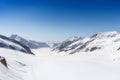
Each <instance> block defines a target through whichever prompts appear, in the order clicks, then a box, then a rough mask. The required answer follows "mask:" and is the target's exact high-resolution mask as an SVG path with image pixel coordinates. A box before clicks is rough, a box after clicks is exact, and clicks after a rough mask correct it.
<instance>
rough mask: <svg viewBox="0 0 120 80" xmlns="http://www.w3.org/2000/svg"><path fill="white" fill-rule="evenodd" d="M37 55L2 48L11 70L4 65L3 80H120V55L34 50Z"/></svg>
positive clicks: (0, 67) (0, 70) (0, 76)
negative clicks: (71, 53) (69, 53)
mask: <svg viewBox="0 0 120 80" xmlns="http://www.w3.org/2000/svg"><path fill="white" fill-rule="evenodd" d="M32 51H33V52H34V53H35V55H36V56H33V55H29V54H24V53H22V52H18V51H13V50H8V49H3V48H0V56H3V57H5V58H6V60H7V63H8V68H9V69H7V68H6V67H5V66H3V65H2V64H1V63H0V80H120V76H119V75H120V54H119V53H120V52H119V51H111V50H106V51H105V50H104V51H96V52H78V53H76V54H73V55H68V53H65V52H62V53H57V52H55V51H54V52H53V51H51V49H50V48H41V49H34V50H32Z"/></svg>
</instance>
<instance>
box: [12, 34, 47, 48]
mask: <svg viewBox="0 0 120 80" xmlns="http://www.w3.org/2000/svg"><path fill="white" fill-rule="evenodd" d="M10 38H11V39H13V40H16V41H18V42H20V43H21V44H24V45H26V46H27V47H29V48H31V49H37V48H42V47H49V45H48V44H46V43H45V42H36V41H33V40H27V39H24V38H22V37H20V36H18V35H11V37H10Z"/></svg>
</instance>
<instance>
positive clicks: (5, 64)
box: [0, 56, 8, 68]
mask: <svg viewBox="0 0 120 80" xmlns="http://www.w3.org/2000/svg"><path fill="white" fill-rule="evenodd" d="M0 62H1V63H2V64H3V65H4V66H5V67H7V68H8V66H7V61H6V59H5V58H4V57H2V56H0Z"/></svg>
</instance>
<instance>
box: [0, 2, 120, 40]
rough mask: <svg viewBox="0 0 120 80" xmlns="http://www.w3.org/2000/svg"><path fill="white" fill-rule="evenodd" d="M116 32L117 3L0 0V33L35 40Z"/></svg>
mask: <svg viewBox="0 0 120 80" xmlns="http://www.w3.org/2000/svg"><path fill="white" fill-rule="evenodd" d="M104 31H120V1H119V0H0V34H3V35H6V36H10V35H11V34H18V35H20V36H23V37H25V38H28V39H32V40H37V41H61V40H64V39H66V38H68V37H71V36H89V35H92V34H94V33H97V32H104Z"/></svg>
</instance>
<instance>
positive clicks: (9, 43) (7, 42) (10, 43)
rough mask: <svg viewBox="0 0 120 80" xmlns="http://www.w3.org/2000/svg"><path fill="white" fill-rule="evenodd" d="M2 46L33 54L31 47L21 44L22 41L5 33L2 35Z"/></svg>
mask: <svg viewBox="0 0 120 80" xmlns="http://www.w3.org/2000/svg"><path fill="white" fill-rule="evenodd" d="M0 47H1V48H6V49H12V50H17V51H21V52H24V53H29V54H33V53H32V52H31V50H30V48H29V47H27V46H26V45H24V44H21V43H20V42H18V41H16V40H13V39H10V38H9V37H6V36H3V35H0Z"/></svg>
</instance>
